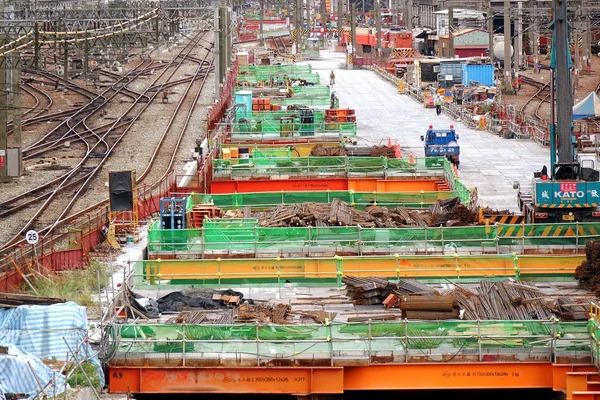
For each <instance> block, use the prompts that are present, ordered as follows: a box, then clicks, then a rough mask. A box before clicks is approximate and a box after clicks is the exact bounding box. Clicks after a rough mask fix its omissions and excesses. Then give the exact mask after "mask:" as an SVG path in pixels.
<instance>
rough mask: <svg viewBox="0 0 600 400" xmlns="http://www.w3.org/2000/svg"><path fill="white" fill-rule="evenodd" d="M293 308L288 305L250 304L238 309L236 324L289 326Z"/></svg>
mask: <svg viewBox="0 0 600 400" xmlns="http://www.w3.org/2000/svg"><path fill="white" fill-rule="evenodd" d="M290 309H291V307H290V306H289V305H288V304H273V305H271V304H248V303H244V304H242V305H241V306H240V307H239V308H238V309H237V314H236V316H235V322H271V323H273V324H279V325H283V324H289V323H290V322H289V321H287V320H286V317H287V314H288V312H289V311H290Z"/></svg>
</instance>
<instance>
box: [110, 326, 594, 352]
mask: <svg viewBox="0 0 600 400" xmlns="http://www.w3.org/2000/svg"><path fill="white" fill-rule="evenodd" d="M109 334H110V335H109V337H110V341H109V346H110V347H112V348H115V349H116V352H117V353H121V354H122V353H182V352H183V349H184V343H185V352H186V353H192V352H215V353H244V352H249V353H253V354H256V351H257V346H258V351H259V352H260V354H269V353H271V354H279V356H282V355H285V354H289V355H298V354H299V352H298V350H299V349H302V352H309V353H315V354H316V353H320V355H321V356H323V354H322V353H323V352H325V353H327V355H326V357H329V356H330V355H329V354H330V353H331V352H333V351H343V350H348V351H352V350H357V351H367V350H369V351H374V352H376V351H386V350H395V351H400V352H401V351H411V350H428V351H435V350H441V351H451V350H454V351H455V352H457V353H460V352H464V353H465V354H473V351H478V350H479V349H481V350H482V351H485V350H488V351H489V350H498V349H529V350H535V349H538V350H547V351H548V354H550V351H551V350H552V349H554V350H555V351H584V352H589V350H590V345H589V337H590V336H589V334H588V328H587V326H586V323H585V322H549V321H480V322H477V321H435V322H429V321H403V322H400V321H394V322H373V323H370V324H369V323H333V324H329V325H271V324H270V325H256V324H246V325H194V324H186V325H180V324H161V325H158V324H156V325H152V324H148V325H129V324H125V325H114V326H112V327H111V328H110V332H109ZM184 339H185V342H184ZM309 343H310V344H311V345H310V346H308V344H309ZM261 347H262V351H261V349H260V348H261ZM537 354H539V353H537ZM305 355H307V354H305Z"/></svg>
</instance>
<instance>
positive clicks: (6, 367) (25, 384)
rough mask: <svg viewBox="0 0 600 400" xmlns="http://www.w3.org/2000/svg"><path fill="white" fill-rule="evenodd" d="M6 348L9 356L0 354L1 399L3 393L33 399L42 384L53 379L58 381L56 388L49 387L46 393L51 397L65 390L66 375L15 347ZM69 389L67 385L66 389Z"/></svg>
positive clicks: (10, 345)
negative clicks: (21, 395)
mask: <svg viewBox="0 0 600 400" xmlns="http://www.w3.org/2000/svg"><path fill="white" fill-rule="evenodd" d="M6 347H8V354H0V399H4V395H3V393H4V394H26V395H29V398H33V397H34V396H35V395H36V394H37V393H38V391H39V390H40V384H41V385H42V386H44V385H46V384H47V383H48V382H50V381H52V380H53V379H56V387H52V385H49V386H48V387H47V388H45V393H48V395H49V396H51V395H53V394H54V393H56V394H59V393H62V392H63V391H64V390H65V377H64V375H61V374H59V373H58V372H57V371H53V370H52V369H51V368H49V367H47V366H46V365H44V363H43V362H42V361H41V360H40V359H39V358H38V357H36V356H34V355H32V354H29V353H27V352H26V351H23V350H20V349H19V348H18V347H17V346H15V345H12V344H9V345H6ZM34 373H35V376H34ZM38 381H39V382H40V383H38ZM69 388H70V387H69V385H66V389H69ZM38 398H39V397H38Z"/></svg>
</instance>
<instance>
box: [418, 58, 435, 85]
mask: <svg viewBox="0 0 600 400" xmlns="http://www.w3.org/2000/svg"><path fill="white" fill-rule="evenodd" d="M414 64H415V69H414V79H413V81H414V82H415V84H417V85H419V86H421V87H426V86H429V85H431V84H432V83H434V82H436V81H437V76H438V73H439V71H440V60H439V59H437V58H432V59H424V60H415V63H414Z"/></svg>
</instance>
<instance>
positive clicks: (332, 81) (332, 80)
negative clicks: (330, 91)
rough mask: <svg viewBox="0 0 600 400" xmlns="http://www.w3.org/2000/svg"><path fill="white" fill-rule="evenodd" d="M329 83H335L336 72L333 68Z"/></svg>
mask: <svg viewBox="0 0 600 400" xmlns="http://www.w3.org/2000/svg"><path fill="white" fill-rule="evenodd" d="M329 85H331V86H333V85H335V74H334V73H333V70H332V71H331V73H330V74H329Z"/></svg>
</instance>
